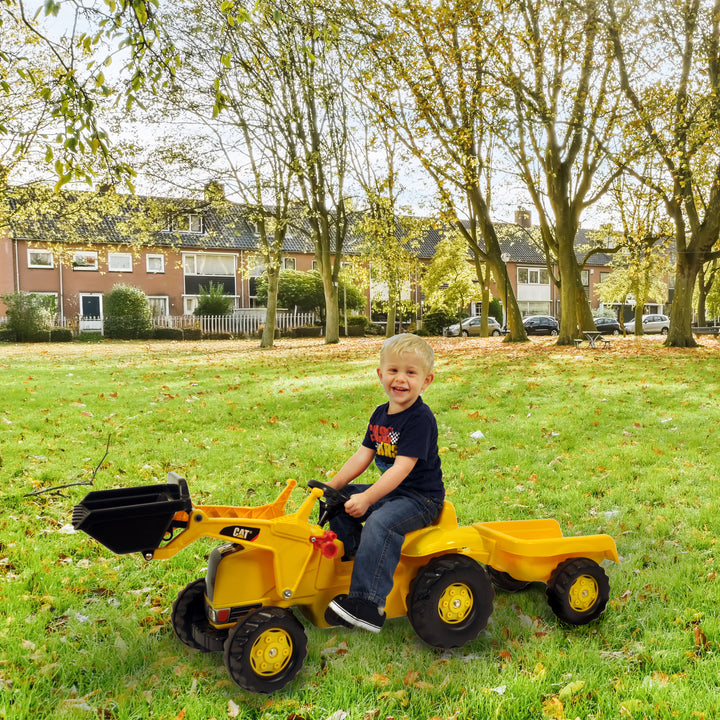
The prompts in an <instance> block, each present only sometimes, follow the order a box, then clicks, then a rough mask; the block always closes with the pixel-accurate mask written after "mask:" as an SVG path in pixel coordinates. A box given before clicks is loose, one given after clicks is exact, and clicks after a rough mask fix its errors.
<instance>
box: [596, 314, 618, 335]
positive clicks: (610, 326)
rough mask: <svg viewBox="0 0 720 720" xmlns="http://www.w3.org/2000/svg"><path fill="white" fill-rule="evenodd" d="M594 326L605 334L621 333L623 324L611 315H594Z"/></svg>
mask: <svg viewBox="0 0 720 720" xmlns="http://www.w3.org/2000/svg"><path fill="white" fill-rule="evenodd" d="M593 320H595V328H596V329H597V330H598V331H599V332H602V333H605V334H606V335H622V332H623V326H622V325H621V324H620V323H619V322H618V321H617V320H616V319H615V318H613V317H596V318H593Z"/></svg>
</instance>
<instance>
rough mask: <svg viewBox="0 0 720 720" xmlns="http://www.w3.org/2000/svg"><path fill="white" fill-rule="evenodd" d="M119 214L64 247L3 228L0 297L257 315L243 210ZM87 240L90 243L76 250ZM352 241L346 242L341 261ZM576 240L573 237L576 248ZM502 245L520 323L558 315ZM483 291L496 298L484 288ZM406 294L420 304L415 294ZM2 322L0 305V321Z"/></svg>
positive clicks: (524, 247) (526, 257)
mask: <svg viewBox="0 0 720 720" xmlns="http://www.w3.org/2000/svg"><path fill="white" fill-rule="evenodd" d="M123 203H124V204H123ZM151 205H152V209H151ZM120 207H121V208H122V210H121V211H120V212H118V213H116V214H109V215H106V216H104V217H103V218H102V219H101V220H99V221H98V222H97V223H95V226H94V227H93V228H92V232H90V231H89V230H88V231H86V232H84V231H81V232H76V233H74V235H75V239H74V240H72V241H70V240H68V239H66V238H65V237H63V233H62V230H61V229H59V227H58V225H57V224H56V223H53V222H43V221H42V220H37V221H35V222H33V223H29V222H25V223H21V222H15V223H11V230H10V232H9V233H7V234H5V235H0V295H2V294H5V293H13V292H18V291H22V292H31V293H38V294H43V295H50V296H52V297H54V298H55V306H56V308H57V311H58V313H59V315H60V316H61V317H66V318H70V317H78V316H80V317H85V318H101V317H102V316H103V294H105V293H107V292H109V291H110V290H111V289H112V287H113V286H114V285H115V284H117V283H123V284H127V285H132V286H135V287H138V288H140V289H141V290H142V291H143V292H144V293H145V294H146V295H147V296H148V299H149V301H150V305H151V307H152V310H153V312H154V313H155V314H156V315H170V316H179V315H188V314H191V313H192V311H193V310H194V308H195V306H196V304H197V301H198V297H199V295H200V287H201V286H202V287H205V288H207V287H209V284H210V283H211V282H212V283H214V284H220V285H222V286H223V288H224V289H225V293H226V294H227V295H230V296H231V297H233V299H234V301H235V306H236V307H237V308H241V309H250V308H254V307H255V306H256V304H257V303H256V292H255V287H256V279H257V278H258V277H259V276H261V275H262V273H263V272H264V270H265V268H264V266H263V264H262V261H261V258H260V256H259V255H258V252H257V251H258V234H257V232H256V229H255V226H254V225H253V223H252V222H251V221H250V220H249V219H248V217H247V213H246V212H245V209H244V208H243V207H242V206H239V205H234V204H231V203H223V204H222V206H218V205H214V204H213V203H210V202H203V201H199V202H191V201H177V200H170V199H157V198H133V199H132V200H130V199H129V196H128V199H127V200H126V201H122V202H121V205H120ZM158 207H161V208H162V207H166V210H167V211H166V212H164V213H163V214H164V217H163V218H162V219H158V220H157V221H156V222H155V229H150V230H148V229H147V228H146V229H145V230H144V231H143V232H144V239H143V242H142V243H138V242H137V240H136V238H135V237H134V236H133V232H132V230H131V229H130V228H131V227H133V223H132V219H133V216H135V217H142V216H144V215H149V214H151V213H154V214H155V216H157V217H159V215H158ZM516 221H517V223H518V225H520V226H524V227H525V228H527V227H528V223H529V213H527V212H526V211H520V213H519V214H518V217H516ZM151 225H152V223H151ZM91 235H92V237H93V240H92V241H89V240H88V241H87V242H83V241H82V239H83V238H84V237H88V238H89V237H90V236H91ZM441 235H442V230H440V229H437V228H435V227H434V226H433V227H431V228H430V229H428V230H427V232H426V233H425V235H424V236H423V238H422V240H421V242H420V243H419V247H418V249H417V254H418V256H419V259H420V260H421V262H425V263H427V262H430V260H431V259H432V257H433V255H434V252H435V248H436V246H437V244H438V242H439V241H440V238H441ZM355 240H356V238H354V237H353V236H352V234H351V235H350V239H349V245H350V247H349V248H346V253H348V255H352V252H353V251H352V245H353V244H354V242H355ZM583 241H584V234H583V233H582V232H581V233H580V234H579V236H578V243H579V244H581V243H582V242H583ZM501 245H502V249H503V251H504V252H506V253H507V254H508V256H509V258H510V259H509V261H508V263H507V270H508V276H509V278H510V284H511V285H512V287H513V288H514V290H515V295H516V297H517V300H518V303H519V304H520V308H521V311H522V313H523V315H532V314H551V315H555V316H558V314H559V312H560V300H559V293H558V290H557V288H556V287H555V286H554V284H553V283H552V281H551V280H550V277H549V274H548V271H547V267H546V263H545V259H544V257H543V255H542V253H541V252H540V250H539V249H538V248H537V247H536V246H535V245H533V244H532V243H531V242H530V240H529V239H528V235H527V233H526V232H524V231H522V230H520V229H518V230H517V231H514V232H512V233H511V234H510V235H509V236H508V237H507V238H506V239H504V240H503V241H502V243H501ZM608 264H609V257H608V256H606V255H595V256H593V258H592V259H591V261H590V263H589V265H588V267H587V268H586V269H585V270H584V271H583V279H584V280H585V287H586V292H587V293H588V296H589V298H590V302H591V305H592V307H594V308H595V307H597V306H598V304H599V300H598V298H597V293H596V285H597V283H598V282H600V281H601V280H602V279H603V278H604V277H605V274H606V273H608V272H610V268H609V267H608ZM283 267H284V268H290V269H296V270H301V271H307V270H311V269H313V268H314V267H315V259H314V249H313V246H312V243H311V242H310V240H309V239H308V238H307V236H305V235H303V234H301V233H299V232H293V231H288V234H287V237H286V240H285V248H284V257H283ZM491 292H492V293H493V294H494V295H495V296H498V292H497V289H496V288H495V287H494V286H493V285H492V284H491ZM412 294H413V297H414V298H416V299H421V298H420V291H419V289H418V288H414V289H413V290H412ZM369 307H370V298H369V297H368V309H369ZM4 314H5V306H4V305H3V304H2V302H1V301H0V316H3V315H4ZM88 323H89V324H88ZM91 323H92V321H90V320H88V321H87V323H86V326H85V329H92V326H91Z"/></svg>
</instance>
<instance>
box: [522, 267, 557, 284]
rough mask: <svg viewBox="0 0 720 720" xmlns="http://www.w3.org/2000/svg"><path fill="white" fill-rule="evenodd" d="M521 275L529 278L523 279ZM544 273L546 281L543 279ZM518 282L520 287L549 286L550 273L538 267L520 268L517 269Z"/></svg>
mask: <svg viewBox="0 0 720 720" xmlns="http://www.w3.org/2000/svg"><path fill="white" fill-rule="evenodd" d="M521 273H522V274H523V275H526V276H527V279H525V280H523V279H522V278H521ZM543 273H544V274H545V276H546V279H545V280H543V279H542V275H543ZM517 281H518V285H549V284H550V273H548V271H547V269H546V268H537V267H519V268H518V269H517Z"/></svg>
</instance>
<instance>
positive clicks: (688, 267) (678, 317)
mask: <svg viewBox="0 0 720 720" xmlns="http://www.w3.org/2000/svg"><path fill="white" fill-rule="evenodd" d="M699 269H700V266H699V263H698V262H693V261H692V260H690V259H688V258H687V257H686V256H682V255H678V259H677V269H676V273H675V294H674V295H673V302H672V308H671V309H670V332H669V333H668V336H667V340H666V341H665V345H667V346H668V347H690V348H693V347H697V346H698V344H697V342H696V340H695V336H694V335H693V331H692V297H693V290H694V289H695V281H696V279H697V274H698V270H699Z"/></svg>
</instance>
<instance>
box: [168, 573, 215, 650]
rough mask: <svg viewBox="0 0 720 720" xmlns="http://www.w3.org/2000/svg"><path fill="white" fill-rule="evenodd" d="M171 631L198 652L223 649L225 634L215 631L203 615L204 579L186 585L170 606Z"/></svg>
mask: <svg viewBox="0 0 720 720" xmlns="http://www.w3.org/2000/svg"><path fill="white" fill-rule="evenodd" d="M170 620H171V622H172V626H173V630H174V631H175V634H176V635H177V636H178V638H180V641H181V642H182V643H184V644H185V645H187V646H188V647H191V648H194V649H195V650H200V652H217V651H220V650H222V649H223V645H224V642H225V638H226V637H227V632H226V631H222V630H216V629H215V628H214V627H212V625H210V623H209V622H208V620H207V616H206V615H205V578H199V579H198V580H195V581H193V582H191V583H188V584H187V585H186V586H185V587H184V588H183V589H182V590H181V591H180V592H179V593H178V596H177V598H176V599H175V602H174V603H173V605H172V614H171V616H170Z"/></svg>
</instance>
